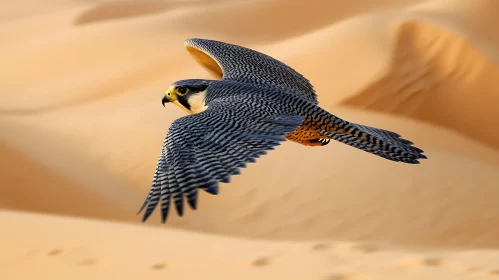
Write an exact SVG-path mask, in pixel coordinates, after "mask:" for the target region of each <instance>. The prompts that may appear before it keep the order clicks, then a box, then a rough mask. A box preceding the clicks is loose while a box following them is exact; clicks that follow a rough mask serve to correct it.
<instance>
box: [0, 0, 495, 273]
mask: <svg viewBox="0 0 499 280" xmlns="http://www.w3.org/2000/svg"><path fill="white" fill-rule="evenodd" d="M498 12H499V2H498V1H495V0H434V1H419V0H349V1H340V0H309V1H301V0H251V1H250V0H230V1H229V0H178V1H173V0H171V1H169V0H164V1H160V0H157V1H152V0H147V1H133V0H128V1H121V0H120V1H118V0H114V1H111V0H109V1H106V0H45V1H38V0H37V1H35V0H22V1H13V0H5V1H3V2H2V8H1V9H0V40H1V44H0V61H1V65H2V67H0V175H1V176H0V178H1V181H0V247H1V248H3V249H2V250H0V278H1V279H9V280H10V279H49V278H50V279H54V278H61V279H104V277H105V278H109V277H111V279H117V278H118V277H120V278H122V279H123V278H124V279H129V278H130V279H132V278H134V279H135V278H137V277H144V276H146V277H148V278H152V279H164V278H165V277H170V278H169V279H197V278H199V277H204V278H215V277H217V278H227V279H255V278H256V277H261V278H266V277H267V278H277V279H329V280H341V279H392V278H390V277H393V279H444V278H445V279H447V278H448V279H496V278H497V277H498V275H499V254H498V253H497V252H496V251H495V249H497V248H499V207H498V205H499V204H498V203H499V150H498V149H499V132H498V129H497V128H498V127H499V93H498V91H497V88H498V81H499V67H498V65H497V62H498V59H499V56H498V54H499V24H498V21H497V16H496V15H497V13H498ZM192 37H197V38H206V39H214V40H220V41H224V42H228V43H233V44H238V45H242V46H245V47H249V48H252V49H255V50H258V51H260V52H263V53H266V54H268V55H271V56H273V57H274V58H276V59H278V60H280V61H282V62H284V63H286V64H288V65H290V66H291V67H293V68H294V69H295V70H297V71H298V72H300V73H301V74H303V75H304V76H305V77H307V78H308V79H309V80H310V81H311V82H312V84H313V85H314V86H315V88H316V90H317V93H318V95H319V102H320V106H322V107H323V108H325V109H327V110H329V111H330V112H331V113H333V114H335V115H337V116H338V117H341V118H344V119H346V120H348V121H352V122H356V123H361V124H364V125H369V126H374V127H379V128H384V129H388V130H392V131H395V132H397V133H399V134H401V135H402V136H403V137H404V138H406V139H409V140H411V141H413V142H414V143H415V145H416V146H417V147H419V148H421V149H423V150H425V154H426V155H427V156H428V160H423V161H422V164H420V165H404V164H399V163H394V162H391V161H387V160H384V159H382V158H379V157H376V156H373V155H370V154H368V153H365V152H362V151H360V150H356V149H354V148H351V147H349V146H346V145H344V144H341V143H337V142H334V143H333V142H331V143H330V144H329V145H328V146H326V147H319V148H317V147H315V148H310V147H305V146H300V145H297V144H294V143H291V142H286V143H284V144H283V145H282V146H280V147H279V148H278V149H276V150H275V151H272V152H270V153H269V154H268V155H267V156H264V157H262V158H260V159H259V160H258V163H257V164H250V165H248V168H246V169H244V170H243V171H242V174H241V175H240V176H235V177H233V179H232V181H231V183H230V184H222V186H221V190H220V194H219V195H218V196H210V195H208V194H206V193H201V194H200V197H199V204H198V210H197V211H191V210H188V211H186V213H185V214H184V217H181V218H180V217H177V216H176V214H175V213H174V212H172V214H171V215H170V217H169V220H168V222H167V223H166V224H161V223H160V217H159V215H158V214H159V211H156V212H155V213H154V214H153V216H152V217H151V218H150V219H149V220H148V221H147V223H145V224H143V223H141V222H140V220H141V216H136V212H137V211H138V209H139V207H140V206H141V205H142V203H143V201H144V199H145V197H146V195H147V193H148V191H149V188H150V185H151V180H152V175H153V173H154V169H155V166H156V161H157V159H158V156H159V153H160V150H161V145H162V142H163V139H164V137H165V135H166V132H167V131H168V128H169V126H170V124H171V122H172V121H173V120H175V119H177V118H179V117H182V116H184V115H185V112H184V111H182V110H180V109H179V108H177V107H175V106H166V108H163V106H161V104H160V99H161V98H162V96H163V94H164V91H165V90H166V89H167V88H168V86H169V85H170V84H171V83H173V82H174V81H176V80H180V79H187V78H208V79H209V78H212V77H211V76H210V75H209V73H208V72H207V71H206V70H205V69H203V68H202V67H201V66H200V65H199V64H197V62H196V61H195V60H194V59H193V58H192V57H191V56H190V55H189V53H188V52H187V51H186V50H185V49H184V47H183V41H184V40H185V39H187V38H192ZM2 274H4V277H2Z"/></svg>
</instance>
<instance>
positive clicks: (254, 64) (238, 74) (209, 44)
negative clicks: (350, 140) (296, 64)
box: [184, 38, 317, 104]
mask: <svg viewBox="0 0 499 280" xmlns="http://www.w3.org/2000/svg"><path fill="white" fill-rule="evenodd" d="M184 46H185V47H186V49H187V50H188V51H189V53H191V54H192V55H193V56H194V58H195V59H196V60H197V61H198V62H199V63H200V64H201V65H203V66H204V67H205V68H206V69H208V70H209V71H210V72H211V73H212V74H214V75H215V76H216V77H218V78H220V79H224V80H233V81H240V82H246V83H254V84H266V85H273V86H280V87H286V88H287V89H288V90H289V89H290V90H292V91H293V92H298V93H299V95H300V96H301V97H302V98H305V99H307V100H308V101H309V102H312V103H315V104H317V94H316V93H315V90H314V88H313V86H312V85H311V84H310V82H309V81H308V80H307V79H306V78H305V77H304V76H303V75H301V74H300V73H298V72H296V71H295V70H294V69H292V68H291V67H289V66H287V65H286V64H284V63H282V62H280V61H278V60H276V59H274V58H272V57H270V56H268V55H266V54H263V53H260V52H257V51H254V50H251V49H248V48H245V47H241V46H237V45H232V44H228V43H223V42H219V41H213V40H206V39H198V38H194V39H187V40H186V41H185V42H184Z"/></svg>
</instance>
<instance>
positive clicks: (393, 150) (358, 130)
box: [321, 117, 427, 164]
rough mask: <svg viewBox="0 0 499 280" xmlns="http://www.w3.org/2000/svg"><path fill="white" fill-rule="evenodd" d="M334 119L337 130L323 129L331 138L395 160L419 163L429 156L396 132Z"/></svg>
mask: <svg viewBox="0 0 499 280" xmlns="http://www.w3.org/2000/svg"><path fill="white" fill-rule="evenodd" d="M333 121H334V123H335V124H336V125H337V126H336V130H330V131H321V134H322V135H324V136H326V137H329V138H330V139H333V140H336V141H339V142H342V143H344V144H347V145H350V146H352V147H355V148H357V149H361V150H363V151H366V152H368V153H371V154H375V155H377V156H380V157H383V158H385V159H389V160H393V161H400V162H404V163H410V164H418V163H419V159H426V158H427V157H426V156H425V155H424V154H423V152H424V151H423V150H421V149H419V148H416V147H414V146H412V144H413V143H412V142H411V141H409V140H406V139H403V138H401V137H400V135H399V134H397V133H395V132H392V131H388V130H384V129H379V128H374V127H370V126H365V125H360V124H355V123H349V122H346V121H344V120H341V119H339V118H337V117H333Z"/></svg>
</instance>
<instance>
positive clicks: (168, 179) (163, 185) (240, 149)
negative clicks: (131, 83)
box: [139, 97, 303, 222]
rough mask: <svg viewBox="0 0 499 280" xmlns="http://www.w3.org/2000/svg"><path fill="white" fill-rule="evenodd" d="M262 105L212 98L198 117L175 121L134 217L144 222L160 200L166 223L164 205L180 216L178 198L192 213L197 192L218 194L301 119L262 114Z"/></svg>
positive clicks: (181, 212) (166, 214) (181, 213)
mask: <svg viewBox="0 0 499 280" xmlns="http://www.w3.org/2000/svg"><path fill="white" fill-rule="evenodd" d="M262 106H264V105H262V104H253V106H250V105H248V104H245V103H244V102H241V100H237V98H236V97H231V98H227V99H225V100H224V99H218V100H214V101H213V102H211V103H210V106H209V108H208V109H207V110H206V111H204V112H202V113H199V114H193V115H188V116H185V117H182V118H180V119H177V120H175V121H174V122H173V123H172V125H171V127H170V129H169V131H168V133H167V136H166V138H165V140H164V143H163V148H162V151H161V155H160V157H159V160H158V164H157V167H156V172H155V174H154V177H153V183H152V187H151V190H150V192H149V195H148V196H147V198H146V201H145V202H144V205H143V206H142V208H141V209H140V211H139V213H140V212H141V211H142V210H143V209H146V212H145V214H144V217H143V221H145V220H146V219H147V218H148V217H149V216H150V215H151V213H152V212H153V210H154V209H155V208H156V206H157V205H158V204H159V203H160V201H161V210H162V220H163V222H165V221H166V218H167V216H168V209H169V206H170V200H173V202H174V204H175V208H176V210H177V213H178V214H179V215H180V216H182V215H183V206H184V202H183V199H184V196H185V197H186V199H187V202H188V203H189V205H190V206H191V208H192V209H196V205H197V193H198V189H199V188H200V189H203V190H205V191H207V192H208V193H211V194H217V193H218V182H224V183H227V182H229V180H230V176H231V175H236V174H239V170H240V168H244V167H245V166H246V163H248V162H255V160H256V158H258V157H259V156H261V155H264V154H266V153H267V152H266V151H267V150H273V149H274V147H275V146H277V145H280V142H282V141H284V140H285V138H284V135H286V134H287V133H289V132H291V131H294V130H295V129H296V128H298V126H300V125H301V123H302V121H303V120H302V118H301V116H298V115H282V114H277V113H276V114H268V113H267V114H263V113H262V111H261V110H262V109H264V108H262Z"/></svg>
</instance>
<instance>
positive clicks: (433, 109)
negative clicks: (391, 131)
mask: <svg viewBox="0 0 499 280" xmlns="http://www.w3.org/2000/svg"><path fill="white" fill-rule="evenodd" d="M398 32H399V35H398V38H397V45H396V47H395V52H394V54H393V57H392V65H391V66H390V70H389V73H388V74H386V76H384V77H383V78H381V79H380V80H378V81H377V82H376V83H374V84H372V85H369V86H368V87H367V88H366V89H365V90H363V91H361V92H359V93H358V94H356V95H355V96H353V97H351V98H347V99H345V100H344V101H343V102H342V104H346V105H353V106H356V107H360V108H364V109H371V110H377V111H382V112H387V113H392V114H397V115H403V116H409V117H414V118H417V119H421V120H424V121H427V122H431V123H435V124H438V125H441V126H444V127H448V128H452V129H454V130H456V131H459V132H461V133H463V134H465V135H467V136H468V137H470V138H474V139H477V140H479V141H482V142H483V143H486V144H488V145H490V146H493V147H494V148H498V147H499V146H498V145H499V134H495V133H493V134H491V133H490V127H495V126H497V125H499V116H498V115H497V113H496V112H497V108H499V96H498V95H497V94H496V93H497V91H496V85H495V82H496V81H497V79H498V78H499V68H498V66H497V63H496V62H495V61H494V60H493V59H491V58H490V57H487V56H486V54H484V53H483V52H481V51H480V49H479V47H478V46H476V45H473V43H472V42H468V40H467V39H466V37H465V35H464V34H463V35H460V34H453V33H452V31H450V30H445V29H444V28H442V27H438V26H436V25H434V24H431V23H423V22H421V21H419V22H418V21H415V22H407V23H404V24H403V25H401V26H400V29H399V31H398Z"/></svg>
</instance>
